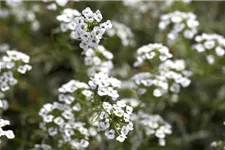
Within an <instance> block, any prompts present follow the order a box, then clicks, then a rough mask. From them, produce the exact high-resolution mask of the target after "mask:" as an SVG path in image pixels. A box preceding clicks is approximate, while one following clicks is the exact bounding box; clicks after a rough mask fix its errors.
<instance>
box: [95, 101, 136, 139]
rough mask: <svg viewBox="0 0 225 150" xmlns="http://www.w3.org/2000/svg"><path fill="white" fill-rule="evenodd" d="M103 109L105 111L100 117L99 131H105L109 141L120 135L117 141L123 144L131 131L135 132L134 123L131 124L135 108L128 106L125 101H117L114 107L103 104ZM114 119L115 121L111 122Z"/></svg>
mask: <svg viewBox="0 0 225 150" xmlns="http://www.w3.org/2000/svg"><path fill="white" fill-rule="evenodd" d="M102 107H103V109H104V111H102V112H101V113H100V115H99V117H98V118H99V123H98V125H97V126H98V131H105V136H106V137H107V139H114V138H115V136H116V135H118V133H120V134H119V135H118V136H117V138H116V140H118V141H120V142H123V141H124V140H125V139H126V136H127V135H128V133H129V131H130V130H133V123H132V122H131V116H132V112H133V108H132V107H130V106H128V105H126V104H125V103H124V101H117V103H116V104H113V105H112V104H110V103H108V102H103V105H102ZM112 118H113V119H115V121H113V122H109V120H111V119H112ZM109 128H111V129H109ZM115 130H116V131H117V132H115Z"/></svg>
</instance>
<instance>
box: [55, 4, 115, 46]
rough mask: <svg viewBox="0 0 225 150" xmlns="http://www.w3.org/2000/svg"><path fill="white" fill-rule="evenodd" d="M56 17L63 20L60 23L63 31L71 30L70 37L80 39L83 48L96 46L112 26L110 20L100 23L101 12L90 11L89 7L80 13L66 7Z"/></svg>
mask: <svg viewBox="0 0 225 150" xmlns="http://www.w3.org/2000/svg"><path fill="white" fill-rule="evenodd" d="M57 19H58V20H59V21H61V22H63V23H62V24H61V30H62V31H63V32H65V31H67V30H71V34H70V37H71V38H72V39H76V40H81V43H80V47H81V48H82V49H84V50H87V49H88V48H90V47H91V48H95V47H96V46H98V44H99V42H100V40H101V39H102V36H103V34H104V33H105V32H106V31H107V30H108V29H110V28H112V24H111V21H110V20H107V21H106V22H104V23H100V22H101V20H102V14H101V12H100V11H99V10H97V11H96V12H92V10H91V9H90V8H89V7H87V8H86V9H84V10H83V11H82V14H80V13H79V12H78V11H77V10H74V9H68V8H67V9H65V10H64V11H63V13H62V14H61V15H59V16H57ZM90 25H92V26H93V27H90Z"/></svg>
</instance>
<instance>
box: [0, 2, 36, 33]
mask: <svg viewBox="0 0 225 150" xmlns="http://www.w3.org/2000/svg"><path fill="white" fill-rule="evenodd" d="M6 5H7V6H8V7H9V8H0V18H6V17H8V16H9V15H12V16H14V17H15V18H16V21H17V22H18V23H23V22H29V23H30V24H31V29H32V30H33V31H36V30H38V29H39V28H40V22H39V21H38V20H37V17H36V12H38V11H40V7H39V6H38V5H33V7H31V9H27V8H26V7H25V6H24V4H23V3H22V0H6Z"/></svg>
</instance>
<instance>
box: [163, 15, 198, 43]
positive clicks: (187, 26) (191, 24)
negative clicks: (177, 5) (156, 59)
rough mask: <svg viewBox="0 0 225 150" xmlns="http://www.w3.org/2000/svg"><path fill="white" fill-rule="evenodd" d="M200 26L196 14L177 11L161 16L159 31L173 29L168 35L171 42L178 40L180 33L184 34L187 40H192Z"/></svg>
mask: <svg viewBox="0 0 225 150" xmlns="http://www.w3.org/2000/svg"><path fill="white" fill-rule="evenodd" d="M198 25H199V22H198V21H197V20H196V15H195V14H193V13H191V12H189V13H186V12H180V11H175V12H172V13H169V14H165V15H162V16H161V18H160V23H159V29H160V30H166V29H167V28H169V27H171V29H169V30H170V31H169V33H168V35H167V37H168V40H169V41H170V42H171V41H174V40H175V39H176V38H177V36H178V34H179V33H182V34H183V37H184V38H186V39H192V38H193V37H194V36H195V34H196V33H197V27H198Z"/></svg>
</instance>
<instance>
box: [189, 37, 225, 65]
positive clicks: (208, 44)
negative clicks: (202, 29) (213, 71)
mask: <svg viewBox="0 0 225 150" xmlns="http://www.w3.org/2000/svg"><path fill="white" fill-rule="evenodd" d="M195 41H196V44H194V45H193V46H192V47H193V49H194V50H196V51H197V52H199V53H202V52H205V54H206V55H207V56H206V60H207V61H208V63H209V64H214V62H215V60H216V59H221V58H222V56H224V54H225V50H224V49H225V44H224V43H225V42H224V41H225V38H224V37H223V36H221V35H218V34H206V33H203V34H202V35H198V36H196V37H195ZM206 50H207V51H206Z"/></svg>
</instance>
